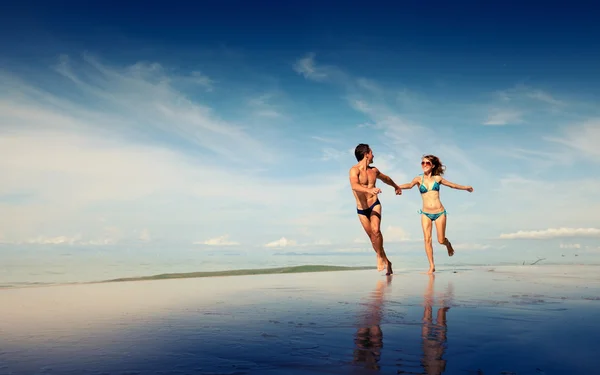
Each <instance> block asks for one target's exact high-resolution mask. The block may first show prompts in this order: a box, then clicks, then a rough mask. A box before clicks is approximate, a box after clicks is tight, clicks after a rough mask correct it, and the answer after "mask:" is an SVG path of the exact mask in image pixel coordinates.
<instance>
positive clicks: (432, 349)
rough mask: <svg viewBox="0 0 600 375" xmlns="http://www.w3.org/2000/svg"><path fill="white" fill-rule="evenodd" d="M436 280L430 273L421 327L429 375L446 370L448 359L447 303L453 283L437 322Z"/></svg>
mask: <svg viewBox="0 0 600 375" xmlns="http://www.w3.org/2000/svg"><path fill="white" fill-rule="evenodd" d="M434 282H435V275H429V282H428V284H427V289H426V291H425V295H424V296H423V297H424V302H425V311H424V312H423V326H422V329H421V337H422V339H423V343H422V349H423V360H422V362H421V364H422V366H423V368H424V369H425V372H426V374H427V375H440V374H442V373H443V372H444V371H445V370H446V360H445V359H444V358H443V357H444V351H445V349H446V339H447V338H446V331H447V325H446V312H447V311H448V310H449V309H450V307H448V306H447V304H448V303H449V299H450V298H451V297H452V285H451V284H450V285H449V286H448V289H447V291H446V293H445V294H444V295H443V297H442V300H441V303H440V307H439V308H438V310H437V314H436V322H435V323H434V322H433V305H434V304H435V301H434V293H433V289H434V288H433V287H434Z"/></svg>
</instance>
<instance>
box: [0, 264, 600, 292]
mask: <svg viewBox="0 0 600 375" xmlns="http://www.w3.org/2000/svg"><path fill="white" fill-rule="evenodd" d="M525 267H527V268H529V269H533V268H550V267H600V265H598V264H568V265H565V264H553V263H537V264H531V263H530V264H461V265H452V266H450V267H448V268H446V267H444V268H441V269H438V270H437V272H436V274H440V273H446V272H453V273H456V272H457V271H465V268H466V269H468V270H475V269H487V270H488V271H489V272H494V271H500V272H501V270H503V271H509V270H515V269H518V268H525ZM364 270H376V267H374V266H330V265H310V264H309V265H300V266H289V267H272V268H250V269H233V270H222V271H194V272H175V273H161V274H153V275H146V276H130V277H119V278H115V279H106V280H95V281H67V282H13V283H10V282H9V283H6V284H4V285H3V284H0V290H5V289H23V288H35V287H38V288H39V287H51V286H65V285H88V284H107V283H119V282H130V281H155V280H175V279H192V278H208V277H229V276H254V275H276V274H299V273H322V272H342V271H364ZM407 271H408V272H409V273H410V272H411V271H415V272H418V273H422V272H421V271H422V269H421V268H419V269H416V268H415V269H412V268H411V269H409V270H406V269H403V270H402V271H400V272H398V271H397V272H395V274H400V273H406V272H407Z"/></svg>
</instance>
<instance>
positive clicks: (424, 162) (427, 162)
mask: <svg viewBox="0 0 600 375" xmlns="http://www.w3.org/2000/svg"><path fill="white" fill-rule="evenodd" d="M425 165H431V162H430V161H422V162H421V166H425Z"/></svg>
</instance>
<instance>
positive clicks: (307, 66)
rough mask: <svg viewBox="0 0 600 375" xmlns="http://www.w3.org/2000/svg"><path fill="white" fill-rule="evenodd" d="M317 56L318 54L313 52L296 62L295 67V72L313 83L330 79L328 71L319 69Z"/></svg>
mask: <svg viewBox="0 0 600 375" xmlns="http://www.w3.org/2000/svg"><path fill="white" fill-rule="evenodd" d="M315 56H316V54H315V53H312V52H311V53H309V54H307V55H306V56H305V57H303V58H301V59H299V60H298V61H296V62H295V63H294V65H293V68H294V71H296V73H298V74H301V75H303V76H304V77H305V78H307V79H310V80H313V81H325V80H327V78H328V74H327V69H326V68H323V67H317V65H316V64H315Z"/></svg>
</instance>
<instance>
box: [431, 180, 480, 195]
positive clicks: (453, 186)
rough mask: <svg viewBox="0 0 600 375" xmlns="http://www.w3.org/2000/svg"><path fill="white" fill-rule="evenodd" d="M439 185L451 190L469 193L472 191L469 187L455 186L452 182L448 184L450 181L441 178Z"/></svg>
mask: <svg viewBox="0 0 600 375" xmlns="http://www.w3.org/2000/svg"><path fill="white" fill-rule="evenodd" d="M439 183H440V184H442V185H445V186H448V187H449V188H452V189H457V190H466V191H468V192H469V193H470V192H472V191H473V188H472V187H470V186H462V185H459V184H455V183H454V182H450V181H448V180H446V179H445V178H443V177H440V181H439Z"/></svg>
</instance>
